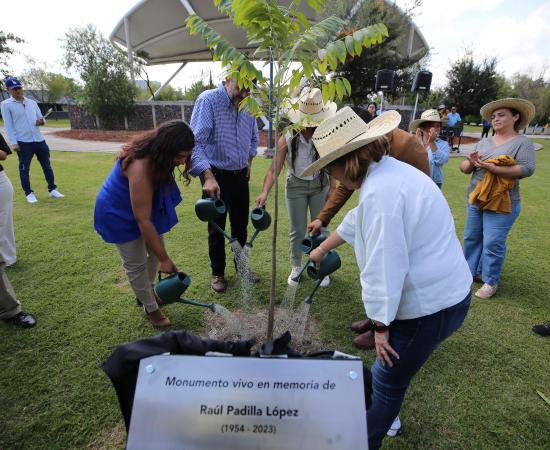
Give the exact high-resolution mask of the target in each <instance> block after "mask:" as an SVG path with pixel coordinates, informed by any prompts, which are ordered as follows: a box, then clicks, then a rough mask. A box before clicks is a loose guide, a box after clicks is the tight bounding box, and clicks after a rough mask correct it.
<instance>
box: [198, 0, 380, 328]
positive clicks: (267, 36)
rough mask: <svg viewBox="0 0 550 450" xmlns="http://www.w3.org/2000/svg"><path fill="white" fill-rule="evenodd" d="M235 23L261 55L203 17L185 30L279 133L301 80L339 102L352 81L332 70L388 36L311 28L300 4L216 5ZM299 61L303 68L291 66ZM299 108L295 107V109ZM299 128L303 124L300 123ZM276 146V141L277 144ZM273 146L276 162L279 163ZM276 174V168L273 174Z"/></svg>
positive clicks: (260, 0)
mask: <svg viewBox="0 0 550 450" xmlns="http://www.w3.org/2000/svg"><path fill="white" fill-rule="evenodd" d="M214 1H215V4H216V5H217V6H218V8H220V10H221V11H222V12H225V13H226V14H228V15H229V16H230V17H231V18H232V19H233V23H234V24H235V25H236V26H237V27H239V28H242V29H244V30H245V32H246V34H247V37H248V40H249V42H250V44H251V45H254V46H256V47H257V50H256V51H255V52H254V54H253V55H252V56H251V57H250V58H249V57H248V56H246V55H244V54H243V53H241V52H239V51H238V50H237V49H235V48H234V47H232V46H231V45H230V44H229V43H228V42H227V40H225V39H224V38H223V37H222V36H221V35H219V34H218V33H217V32H216V31H215V30H214V29H212V27H210V26H209V25H208V24H207V23H206V22H205V21H204V20H203V19H202V18H201V17H199V16H197V15H191V16H189V18H188V19H187V26H188V27H189V29H190V30H191V33H192V34H199V35H200V36H201V37H202V38H203V39H204V40H205V41H206V43H207V45H208V47H209V48H210V49H211V50H212V52H213V56H214V60H221V61H222V64H223V65H224V66H227V67H228V71H227V74H228V75H230V76H231V77H233V78H235V79H236V80H237V82H238V84H239V86H244V87H246V88H249V89H251V95H249V96H248V97H247V98H246V99H245V100H244V101H243V102H242V103H241V105H240V107H241V108H247V109H248V111H249V112H250V113H251V114H253V115H255V116H262V115H265V116H266V117H268V118H270V119H271V120H272V121H273V123H274V129H275V130H278V129H279V122H280V120H281V118H282V111H281V106H282V104H283V102H285V101H288V99H289V97H290V93H291V92H292V91H294V90H295V89H296V88H298V87H299V86H300V84H301V82H302V79H303V78H305V79H307V82H308V83H309V84H310V85H314V86H320V87H321V90H322V93H323V99H324V101H327V100H329V99H330V100H332V99H334V98H335V97H336V96H337V97H338V98H339V99H340V100H341V99H343V98H344V96H347V95H350V94H351V92H352V90H351V85H350V82H349V81H348V80H347V79H345V78H343V77H333V78H330V79H329V78H328V77H327V75H328V71H329V70H332V71H334V70H336V69H337V67H338V65H339V64H341V63H343V62H345V61H346V59H347V58H348V56H352V57H353V56H356V55H361V53H362V52H363V49H364V48H369V47H371V46H373V45H376V44H379V43H381V42H382V41H383V40H384V38H385V37H387V36H388V31H387V28H386V27H385V25H383V24H381V23H379V24H374V25H372V26H370V27H367V28H362V29H359V30H356V31H354V32H353V33H351V34H349V35H347V36H344V35H338V33H340V32H341V31H342V30H343V29H344V28H345V27H346V22H345V21H344V20H343V19H341V18H339V17H336V16H330V17H327V18H326V19H323V20H322V21H320V22H319V23H317V24H314V25H313V24H311V23H310V22H309V21H308V19H307V18H306V16H305V15H304V14H303V13H302V12H300V11H299V4H300V1H299V0H296V1H293V2H291V3H290V5H289V6H288V7H284V6H281V5H279V3H278V2H277V1H276V0H233V1H231V0H214ZM307 3H308V5H309V6H310V7H312V8H314V9H315V10H317V11H319V10H320V8H321V6H323V4H324V3H325V1H324V0H307ZM252 59H253V60H262V61H264V64H266V65H268V66H269V67H270V72H271V73H272V77H270V78H266V77H264V75H263V74H262V72H261V71H260V70H258V69H257V68H256V67H255V66H254V65H253V64H252V62H251V60H252ZM294 62H298V63H299V64H293V63H294ZM293 107H297V105H293ZM298 126H300V124H298ZM275 142H276V139H275ZM276 152H277V149H276V146H275V161H276V160H277V153H276ZM275 172H276V173H277V172H278V169H276V171H275ZM277 180H278V177H276V178H275V189H274V191H275V202H274V203H275V207H274V220H273V240H272V256H271V288H270V296H269V317H268V324H267V337H268V339H271V338H272V337H273V322H274V307H275V281H276V273H277V267H276V254H277V225H278V181H277Z"/></svg>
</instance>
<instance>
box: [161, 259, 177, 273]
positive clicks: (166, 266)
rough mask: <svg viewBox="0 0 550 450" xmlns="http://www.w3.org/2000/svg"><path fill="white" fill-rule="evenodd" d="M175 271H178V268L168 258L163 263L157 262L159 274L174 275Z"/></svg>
mask: <svg viewBox="0 0 550 450" xmlns="http://www.w3.org/2000/svg"><path fill="white" fill-rule="evenodd" d="M177 271H178V268H177V267H176V265H175V264H174V262H173V261H172V260H171V259H170V258H168V259H165V260H163V261H159V272H162V273H176V272H177Z"/></svg>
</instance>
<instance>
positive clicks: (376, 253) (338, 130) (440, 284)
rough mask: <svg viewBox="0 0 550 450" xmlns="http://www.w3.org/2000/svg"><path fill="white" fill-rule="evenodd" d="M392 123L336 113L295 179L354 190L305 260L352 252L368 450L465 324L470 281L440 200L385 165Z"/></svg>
mask: <svg viewBox="0 0 550 450" xmlns="http://www.w3.org/2000/svg"><path fill="white" fill-rule="evenodd" d="M400 120H401V116H400V115H399V114H398V113H397V112H395V111H388V112H386V113H384V114H382V115H381V116H379V117H377V118H376V119H374V120H373V121H371V122H370V123H369V124H365V123H364V122H363V121H362V120H361V119H360V118H359V117H358V116H357V115H356V114H355V113H354V112H353V111H352V110H351V109H350V108H343V109H342V110H340V111H339V112H338V113H336V114H335V116H333V117H332V118H330V119H328V120H327V121H325V122H323V124H321V125H320V126H319V127H318V128H317V130H316V131H315V133H314V135H313V138H312V140H313V142H314V144H315V146H316V148H317V151H318V152H319V159H318V160H317V161H315V162H314V163H313V164H312V165H311V166H309V167H308V168H307V169H306V170H305V171H304V175H307V174H310V173H313V172H315V171H318V170H320V169H322V168H323V167H325V170H326V171H327V172H329V174H330V176H331V177H333V178H335V179H336V180H338V181H340V182H341V183H343V184H344V186H346V187H347V188H348V189H356V190H359V204H358V206H357V207H356V208H354V209H352V210H351V211H349V212H348V213H347V215H346V217H345V218H344V220H343V222H342V223H341V224H340V225H339V227H338V228H337V230H336V231H334V232H332V233H331V235H330V236H329V238H328V239H327V240H326V241H324V242H323V243H322V244H321V246H319V247H318V248H317V249H316V250H314V251H313V252H311V254H310V259H311V260H312V261H313V262H315V263H316V264H319V263H320V262H321V260H322V259H323V258H324V256H325V255H326V253H327V252H328V251H329V250H331V249H333V248H335V247H337V246H339V245H341V244H343V243H345V242H347V243H349V244H350V245H352V246H353V247H354V250H355V256H356V259H357V265H358V266H359V271H360V278H361V287H362V299H363V303H364V305H365V310H366V312H367V315H368V317H370V319H371V324H372V325H371V329H372V330H373V331H374V332H375V333H374V334H375V347H376V353H377V356H378V358H377V359H376V361H375V363H374V364H373V366H372V376H373V402H372V406H371V407H370V408H369V410H368V414H367V420H368V432H369V448H370V449H371V450H373V449H377V448H379V447H380V445H381V442H382V438H383V437H384V436H385V434H386V432H387V431H388V429H389V427H390V425H391V423H392V421H393V420H394V418H395V417H396V416H397V415H398V413H399V409H400V407H401V403H402V402H403V398H404V396H405V392H406V390H407V387H408V385H409V383H410V381H411V379H412V377H413V376H414V375H415V374H416V372H418V370H419V369H420V368H421V367H422V365H423V364H424V363H425V362H426V360H427V359H428V357H429V356H430V355H431V353H432V352H433V351H434V350H435V349H436V348H437V347H438V345H439V344H440V343H441V342H442V341H443V340H444V339H446V338H447V337H449V336H450V335H451V334H452V333H453V332H454V331H456V330H457V329H458V328H459V327H460V325H461V324H462V322H463V321H464V318H465V317H466V313H467V311H468V307H469V305H470V299H471V284H472V276H471V273H470V270H469V268H468V264H467V263H466V260H465V259H464V256H463V253H462V248H461V246H460V243H459V241H458V239H457V237H456V232H455V227H454V222H453V217H452V215H451V211H450V209H449V206H448V205H447V202H446V200H445V198H444V197H443V194H442V193H441V191H440V190H439V189H438V187H437V186H436V185H435V183H433V182H432V180H431V179H430V178H429V177H427V176H426V175H425V174H423V173H422V172H420V171H418V170H416V169H414V168H413V167H411V166H409V165H407V164H404V163H402V162H400V161H398V160H396V159H394V158H392V157H390V156H387V153H388V142H387V140H386V138H385V137H384V135H385V134H387V133H388V132H390V131H391V130H392V129H394V128H396V127H397V125H398V124H399V122H400ZM449 268H452V270H450V269H449Z"/></svg>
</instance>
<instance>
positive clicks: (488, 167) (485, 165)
mask: <svg viewBox="0 0 550 450" xmlns="http://www.w3.org/2000/svg"><path fill="white" fill-rule="evenodd" d="M474 166H476V167H477V168H478V169H485V170H487V171H488V172H492V171H493V169H494V168H495V167H496V164H493V163H486V162H483V161H481V160H478V161H476V162H475V163H474Z"/></svg>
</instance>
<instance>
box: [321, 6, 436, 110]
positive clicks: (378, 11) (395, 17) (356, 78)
mask: <svg viewBox="0 0 550 450" xmlns="http://www.w3.org/2000/svg"><path fill="white" fill-rule="evenodd" d="M356 3H357V1H356V0H341V1H338V2H331V3H327V4H326V5H325V8H324V10H325V11H324V12H325V14H337V15H338V16H340V17H346V16H347V15H348V14H349V12H350V10H351V9H352V7H353V6H354V5H355V4H356ZM419 5H420V2H419V1H417V2H416V3H415V4H414V5H413V6H412V7H411V8H410V9H408V10H405V11H401V10H399V9H398V8H397V7H396V6H395V5H390V4H388V3H386V2H383V1H369V2H367V1H366V2H364V3H363V4H362V5H361V7H360V8H359V9H358V10H357V12H356V14H355V15H354V16H353V18H352V19H351V21H350V24H349V26H348V28H347V29H348V30H349V31H348V33H349V32H351V31H352V30H354V29H356V28H358V27H363V26H366V25H369V24H372V23H376V22H382V23H384V24H385V25H386V26H387V27H388V28H389V29H390V30H391V35H390V36H389V37H388V38H387V39H386V40H385V41H384V45H381V46H376V47H371V48H368V49H365V51H364V52H363V53H362V54H360V55H357V56H356V57H354V58H348V59H347V60H346V61H345V63H344V64H343V65H342V66H340V67H339V68H338V70H337V71H336V72H335V74H336V75H337V76H342V77H345V78H347V79H348V80H349V81H350V82H351V84H352V86H353V87H354V88H353V92H352V94H351V100H352V102H353V103H355V104H359V103H366V102H367V101H369V96H370V95H371V94H372V93H373V92H374V91H375V79H376V72H378V71H379V70H381V69H392V70H395V71H396V79H395V82H396V90H395V94H394V95H393V96H390V97H401V96H402V95H407V94H410V89H411V85H412V82H413V79H414V76H415V75H416V73H417V72H418V71H419V70H420V69H421V68H422V67H423V66H424V65H425V64H426V62H427V58H428V55H427V53H425V54H423V55H415V56H413V57H409V56H406V55H404V53H403V50H402V48H403V45H404V40H405V41H407V40H408V36H409V31H410V25H409V21H410V20H412V15H413V12H414V10H415V9H416V8H417V7H418V6H419Z"/></svg>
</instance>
